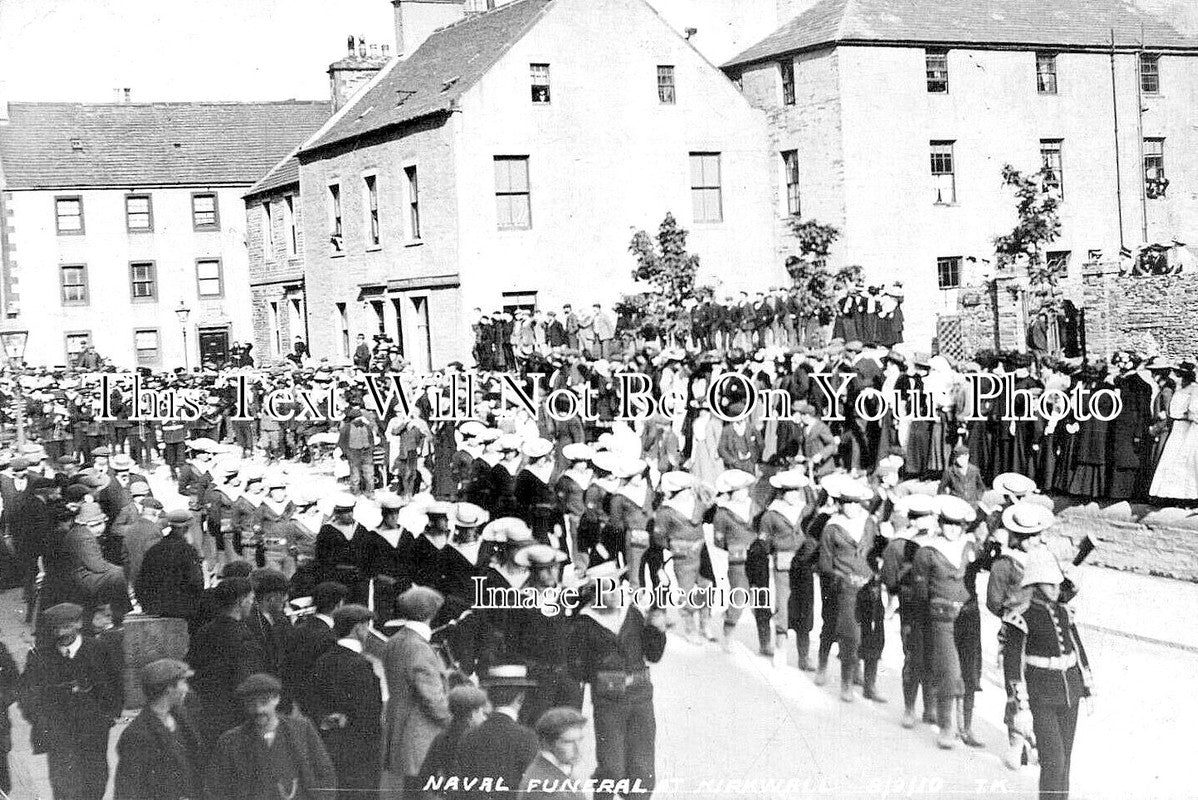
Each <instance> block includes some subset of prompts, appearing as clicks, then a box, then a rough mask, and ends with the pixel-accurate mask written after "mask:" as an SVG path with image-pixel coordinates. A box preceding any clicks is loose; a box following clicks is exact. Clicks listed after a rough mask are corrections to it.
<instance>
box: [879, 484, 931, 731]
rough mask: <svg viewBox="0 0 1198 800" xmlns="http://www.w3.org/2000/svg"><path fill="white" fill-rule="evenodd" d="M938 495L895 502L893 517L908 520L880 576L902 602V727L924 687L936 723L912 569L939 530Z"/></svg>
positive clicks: (909, 724) (911, 721)
mask: <svg viewBox="0 0 1198 800" xmlns="http://www.w3.org/2000/svg"><path fill="white" fill-rule="evenodd" d="M938 513H939V505H938V503H937V502H936V498H935V497H933V496H932V495H927V494H910V495H906V496H904V497H901V498H899V499H898V500H897V501H896V502H895V511H894V518H896V519H902V520H905V522H904V523H903V524H901V525H896V526H895V529H894V536H893V538H891V540H890V541H889V542H888V543H887V545H886V548H885V549H884V550H883V551H882V568H881V571H880V573H879V576H880V577H881V579H882V584H883V585H884V586H885V587H886V590H887V591H888V592H889V593H890V596H891V597H897V598H898V603H899V608H898V611H899V635H900V637H901V639H902V644H903V673H902V682H903V727H904V728H914V727H915V702H916V700H917V699H918V696H919V694H920V689H921V687H922V690H923V721H924V722H926V723H928V724H935V722H936V713H935V710H934V708H935V703H934V702H933V697H932V696H931V692H930V687H929V685H928V680H927V671H926V669H925V662H926V645H925V640H926V633H925V629H926V627H927V626H926V620H927V614H926V613H925V612H924V607H923V606H922V605H921V604H920V603H918V602H916V599H915V584H914V575H913V574H912V572H911V569H912V563H913V562H914V560H915V554H916V553H918V552H919V549H920V548H921V547H923V546H924V544H925V543H926V542H927V541H928V537H929V536H930V535H931V534H932V533H933V532H934V531H935V530H936V527H937V525H938V521H939V516H938Z"/></svg>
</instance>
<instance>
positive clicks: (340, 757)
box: [307, 645, 383, 791]
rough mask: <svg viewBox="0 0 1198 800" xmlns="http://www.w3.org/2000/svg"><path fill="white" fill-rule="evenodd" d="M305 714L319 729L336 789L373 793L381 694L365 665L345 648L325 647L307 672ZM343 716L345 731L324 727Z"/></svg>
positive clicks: (378, 755)
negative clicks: (333, 716)
mask: <svg viewBox="0 0 1198 800" xmlns="http://www.w3.org/2000/svg"><path fill="white" fill-rule="evenodd" d="M311 697H312V701H311V703H310V705H311V708H310V709H307V712H308V713H309V714H310V715H311V718H312V721H313V722H315V723H316V725H317V726H318V727H319V728H320V737H321V739H323V740H324V744H325V747H326V749H327V750H328V752H329V757H330V758H331V759H332V760H333V765H334V766H335V767H336V769H337V782H338V784H340V786H341V788H342V789H351V788H353V789H363V790H370V791H373V790H375V789H376V788H377V787H378V781H379V770H380V768H381V763H382V762H381V749H380V748H381V747H382V744H383V694H382V690H381V688H380V686H379V678H378V675H376V674H375V672H374V667H373V666H372V665H371V663H370V660H369V659H368V658H366V656H364V655H362V654H361V653H355V652H354V651H353V650H350V649H349V648H347V647H342V646H340V645H335V646H333V647H330V648H329V649H328V650H327V651H326V652H325V654H324V655H322V656H321V657H320V658H319V659H318V660H317V662H316V668H315V669H314V670H312V694H311ZM330 714H344V715H345V717H346V719H347V722H346V725H345V727H343V728H342V727H337V726H336V725H333V724H330V723H328V722H327V719H328V717H329V715H330Z"/></svg>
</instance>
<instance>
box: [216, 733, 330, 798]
mask: <svg viewBox="0 0 1198 800" xmlns="http://www.w3.org/2000/svg"><path fill="white" fill-rule="evenodd" d="M279 746H283V747H287V748H289V749H290V752H291V757H292V759H293V760H294V762H295V764H296V766H297V767H298V768H299V786H298V791H297V792H296V795H295V798H294V800H318V799H319V798H328V797H331V796H332V793H331V791H329V790H332V789H336V787H337V775H336V773H335V772H334V771H333V762H332V761H330V760H329V754H328V752H326V750H325V747H324V743H323V742H321V741H320V736H319V735H317V733H316V728H315V727H314V726H313V725H312V723H311V722H309V721H308V720H307V719H304V718H295V717H280V718H279V728H278V731H277V732H276V734H275V747H279ZM261 749H262V746H261V743H260V740H259V737H258V734H257V733H256V732H255V730H254V725H253V723H252V722H247V723H245V724H244V725H239V726H238V727H236V728H233V729H232V730H229V731H227V732H225V734H224V735H222V736H221V737H220V741H219V742H217V745H216V750H215V752H214V753H213V755H212V761H211V763H210V764H209V765H208V770H207V772H206V773H205V775H204V786H205V788H206V789H207V790H208V797H211V798H217V797H219V798H222V800H258V798H259V796H260V795H259V783H260V781H261V777H262V773H263V770H262V766H261V765H260V764H259V763H258V759H257V756H258V754H259V753H260V751H261Z"/></svg>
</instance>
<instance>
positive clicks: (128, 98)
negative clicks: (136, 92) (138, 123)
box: [125, 88, 133, 103]
mask: <svg viewBox="0 0 1198 800" xmlns="http://www.w3.org/2000/svg"><path fill="white" fill-rule="evenodd" d="M132 93H133V90H132V89H128V88H126V89H125V102H126V103H130V102H132V97H131V95H132Z"/></svg>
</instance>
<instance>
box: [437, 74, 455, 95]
mask: <svg viewBox="0 0 1198 800" xmlns="http://www.w3.org/2000/svg"><path fill="white" fill-rule="evenodd" d="M458 77H459V76H457V75H454V76H453V77H452V78H450V79H449V80H447V81H445V83H444V85H442V86H441V91H443V92H448V91H449V90H450V89H452V88H453V86H454V84H455V83H457V82H458Z"/></svg>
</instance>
